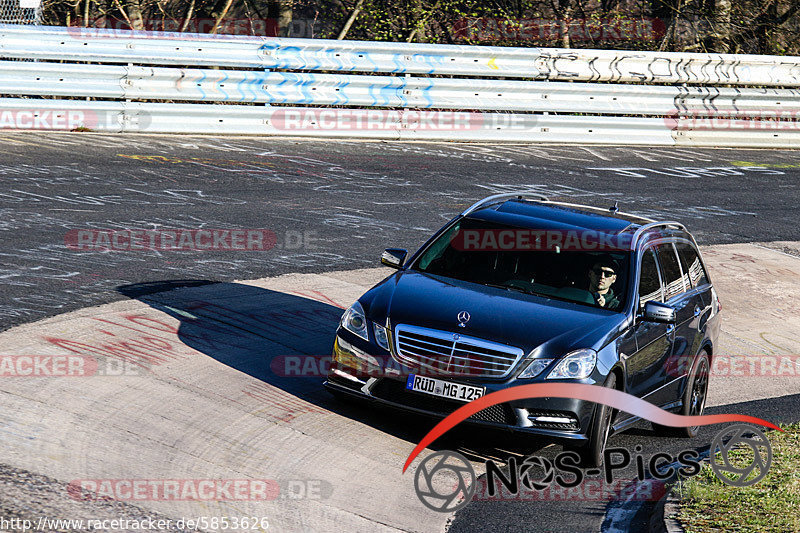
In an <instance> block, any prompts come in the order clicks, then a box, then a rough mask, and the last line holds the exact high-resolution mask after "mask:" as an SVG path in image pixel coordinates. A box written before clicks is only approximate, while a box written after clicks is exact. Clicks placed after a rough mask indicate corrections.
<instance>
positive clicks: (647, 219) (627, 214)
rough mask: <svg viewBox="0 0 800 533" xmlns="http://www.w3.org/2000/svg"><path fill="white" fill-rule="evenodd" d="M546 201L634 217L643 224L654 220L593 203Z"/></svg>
mask: <svg viewBox="0 0 800 533" xmlns="http://www.w3.org/2000/svg"><path fill="white" fill-rule="evenodd" d="M547 203H549V204H553V205H563V206H565V207H580V208H583V209H588V210H590V211H597V212H599V213H608V214H611V215H616V216H625V217H629V218H634V219H637V220H640V221H642V222H644V223H645V224H650V223H651V222H655V220H653V219H652V218H648V217H643V216H641V215H634V214H633V213H626V212H624V211H616V212H611V211H610V210H609V209H608V208H603V207H596V206H593V205H585V204H572V203H569V202H556V201H553V200H548V201H547Z"/></svg>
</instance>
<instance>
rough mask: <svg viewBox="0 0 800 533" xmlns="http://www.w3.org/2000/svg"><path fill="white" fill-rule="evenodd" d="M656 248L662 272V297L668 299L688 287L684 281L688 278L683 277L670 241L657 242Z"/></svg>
mask: <svg viewBox="0 0 800 533" xmlns="http://www.w3.org/2000/svg"><path fill="white" fill-rule="evenodd" d="M657 248H658V259H659V263H660V264H661V272H663V273H664V289H665V294H664V298H665V299H666V300H669V299H670V298H673V297H675V296H677V295H679V294H681V293H682V292H685V291H686V289H688V286H686V284H685V283H684V282H686V283H688V279H686V280H684V279H683V272H681V266H680V264H678V256H677V254H676V253H675V247H674V246H673V245H672V244H671V243H670V244H659V245H658V247H657Z"/></svg>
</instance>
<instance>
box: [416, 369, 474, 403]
mask: <svg viewBox="0 0 800 533" xmlns="http://www.w3.org/2000/svg"><path fill="white" fill-rule="evenodd" d="M406 389H408V390H410V391H414V392H422V393H424V394H430V395H431V396H439V397H440V398H448V399H450V400H458V401H460V402H471V401H472V400H476V399H478V398H480V397H481V396H483V395H484V394H485V393H486V387H475V386H473V385H464V384H463V383H453V382H451V381H443V380H441V379H434V378H428V377H425V376H417V375H415V374H411V375H410V376H408V380H407V381H406Z"/></svg>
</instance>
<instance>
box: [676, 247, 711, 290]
mask: <svg viewBox="0 0 800 533" xmlns="http://www.w3.org/2000/svg"><path fill="white" fill-rule="evenodd" d="M675 246H676V247H677V248H678V256H680V258H681V266H683V271H684V272H686V273H687V275H688V277H689V280H690V281H691V283H692V287H699V286H700V285H705V284H706V283H708V276H706V270H705V268H703V263H702V262H701V261H700V254H698V253H697V250H695V248H694V246H692V245H691V244H689V243H685V242H679V243H677V244H676V245H675Z"/></svg>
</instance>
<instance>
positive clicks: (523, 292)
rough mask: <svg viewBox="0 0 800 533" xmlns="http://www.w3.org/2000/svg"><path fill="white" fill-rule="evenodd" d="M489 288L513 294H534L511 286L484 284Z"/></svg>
mask: <svg viewBox="0 0 800 533" xmlns="http://www.w3.org/2000/svg"><path fill="white" fill-rule="evenodd" d="M483 285H486V286H487V287H494V288H495V289H505V290H507V291H512V292H521V293H522V294H533V293H531V292H530V291H526V290H525V289H520V288H519V287H513V286H511V285H501V284H499V283H484V284H483Z"/></svg>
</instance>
